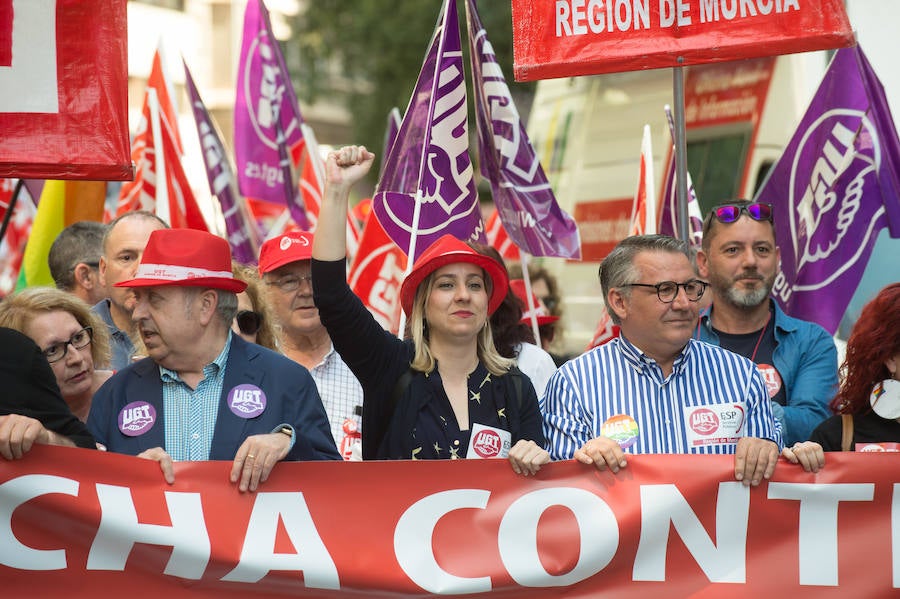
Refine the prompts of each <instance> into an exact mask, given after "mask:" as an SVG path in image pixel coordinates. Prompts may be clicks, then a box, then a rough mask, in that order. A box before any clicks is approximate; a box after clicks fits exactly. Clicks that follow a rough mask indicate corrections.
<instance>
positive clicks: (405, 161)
mask: <svg viewBox="0 0 900 599" xmlns="http://www.w3.org/2000/svg"><path fill="white" fill-rule="evenodd" d="M467 118H468V109H467V107H466V81H465V75H464V71H463V56H462V45H461V42H460V38H459V18H458V17H457V14H456V0H444V6H443V9H442V16H441V18H440V19H439V20H438V24H437V27H436V28H435V32H434V35H433V36H432V40H431V45H430V47H429V49H428V53H427V54H426V56H425V61H424V63H423V65H422V70H421V72H420V73H419V79H418V81H417V82H416V87H415V89H414V90H413V95H412V98H411V99H410V102H409V106H408V107H407V109H406V114H405V115H404V117H403V122H402V123H401V124H400V131H399V133H398V135H397V139H396V140H395V141H394V143H393V145H392V146H391V149H390V152H389V153H388V155H387V156H386V157H385V164H384V168H383V171H382V175H381V181H380V182H379V183H378V189H377V191H376V192H375V196H374V197H373V199H372V208H373V210H374V212H375V215H376V216H377V217H378V222H380V223H381V226H382V227H384V230H385V232H387V234H388V236H390V238H391V239H392V240H393V241H394V243H396V244H397V245H398V246H400V248H402V249H403V251H405V252H407V255H408V256H410V264H412V262H413V260H415V258H416V256H418V255H419V254H421V253H422V252H423V251H424V250H425V249H426V248H428V246H429V245H431V244H432V243H433V242H434V241H436V240H437V239H438V238H439V237H441V236H442V235H446V234H448V233H449V234H451V235H453V236H455V237H457V238H459V239H463V240H466V239H471V240H473V241H482V242H483V241H485V237H484V223H483V222H482V220H481V210H480V208H479V206H478V195H477V194H476V192H475V182H474V180H473V177H472V162H471V160H470V159H469V133H468V122H467Z"/></svg>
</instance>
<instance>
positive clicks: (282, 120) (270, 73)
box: [234, 0, 309, 230]
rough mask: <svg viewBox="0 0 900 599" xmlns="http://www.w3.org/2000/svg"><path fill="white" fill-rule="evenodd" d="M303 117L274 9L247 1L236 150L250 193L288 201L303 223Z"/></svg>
mask: <svg viewBox="0 0 900 599" xmlns="http://www.w3.org/2000/svg"><path fill="white" fill-rule="evenodd" d="M302 124H303V117H302V116H301V115H300V108H299V104H298V102H297V96H296V95H295V94H294V88H293V86H292V84H291V80H290V77H289V76H288V72H287V67H286V66H285V64H284V57H283V56H282V55H281V48H280V47H279V46H278V40H276V39H275V36H274V35H273V34H272V26H271V24H270V23H269V13H268V11H267V10H266V7H265V5H264V4H263V3H262V0H250V1H249V2H247V10H246V12H245V13H244V37H243V41H242V43H241V57H240V60H239V62H238V73H237V98H236V100H235V104H234V154H235V159H236V161H237V171H238V186H239V187H240V190H241V193H242V194H244V195H245V196H248V197H251V198H256V199H259V200H265V201H268V202H274V203H277V204H283V205H285V206H287V207H288V208H290V210H291V216H292V217H293V218H294V220H295V221H296V222H297V224H298V225H299V226H300V228H302V229H304V230H305V229H307V228H308V224H309V223H308V221H307V218H306V209H305V206H304V204H303V199H302V198H301V197H300V193H299V187H298V186H297V185H295V184H294V177H293V168H292V167H293V164H292V155H299V153H301V152H302V151H303V142H304V140H303V132H302V129H301V126H302Z"/></svg>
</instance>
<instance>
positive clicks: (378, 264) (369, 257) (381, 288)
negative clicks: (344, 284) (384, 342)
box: [348, 212, 406, 335]
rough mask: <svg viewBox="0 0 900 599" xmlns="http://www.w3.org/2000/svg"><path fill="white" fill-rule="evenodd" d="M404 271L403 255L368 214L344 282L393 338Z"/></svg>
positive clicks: (404, 254)
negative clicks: (357, 249) (357, 248)
mask: <svg viewBox="0 0 900 599" xmlns="http://www.w3.org/2000/svg"><path fill="white" fill-rule="evenodd" d="M405 269H406V253H404V252H403V250H401V249H400V247H399V246H398V245H397V244H396V243H394V242H393V241H391V238H390V237H388V234H387V233H386V232H385V230H384V228H383V227H382V226H381V223H379V222H378V219H377V218H375V215H374V214H373V213H371V212H370V213H369V216H368V218H367V219H366V225H365V227H364V228H363V232H362V236H361V237H360V240H359V252H358V253H357V254H356V259H355V260H354V261H353V266H352V267H351V268H350V275H349V277H348V280H349V283H350V287H351V288H352V289H353V292H354V293H355V294H356V296H357V297H359V298H360V299H361V300H362V302H363V303H364V304H365V305H366V307H367V308H368V309H369V311H370V312H371V313H372V315H373V316H375V319H376V320H377V321H378V322H379V323H380V324H381V326H382V327H384V328H385V329H386V330H389V331H391V332H392V333H394V334H395V335H396V334H397V333H398V331H399V329H400V283H401V282H402V281H403V272H404V271H405Z"/></svg>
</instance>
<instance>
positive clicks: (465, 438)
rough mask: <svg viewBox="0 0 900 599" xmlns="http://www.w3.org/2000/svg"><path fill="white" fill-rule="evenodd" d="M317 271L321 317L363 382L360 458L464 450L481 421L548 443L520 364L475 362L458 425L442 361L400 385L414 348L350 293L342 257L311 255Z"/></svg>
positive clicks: (440, 455)
mask: <svg viewBox="0 0 900 599" xmlns="http://www.w3.org/2000/svg"><path fill="white" fill-rule="evenodd" d="M312 276H313V290H314V297H315V302H316V306H317V307H318V309H319V316H320V318H321V319H322V324H324V325H325V327H326V328H327V329H328V334H329V335H330V336H331V340H332V343H334V347H335V349H336V350H337V352H338V353H339V354H340V355H341V358H342V359H343V360H344V362H346V364H347V366H349V367H350V370H352V371H353V374H354V375H355V376H356V378H357V379H358V380H359V382H360V384H361V385H362V388H363V426H362V429H363V459H366V460H370V459H447V458H449V459H454V458H464V457H466V449H467V447H468V444H469V437H470V434H471V425H474V424H476V423H479V424H483V425H486V426H490V427H494V428H499V429H503V430H507V431H509V432H510V435H511V437H512V445H515V444H516V442H517V441H518V440H519V439H527V440H532V441H534V442H535V443H537V444H538V445H540V446H541V447H543V446H544V435H543V430H542V428H541V415H540V410H539V408H538V402H537V395H536V394H535V392H534V387H533V386H532V384H531V382H530V381H529V380H528V378H527V377H526V376H525V375H523V374H522V373H521V372H519V371H518V369H515V368H514V369H512V370H511V371H510V372H509V373H507V374H505V375H503V376H494V375H492V374H490V373H489V372H488V370H487V369H486V368H485V367H484V365H483V364H481V363H479V364H478V366H477V367H476V368H475V370H474V371H473V372H472V373H470V374H469V377H468V389H469V423H467V424H470V426H467V427H466V429H465V430H460V427H459V425H458V423H457V422H456V417H455V415H454V413H453V408H452V407H451V405H450V400H449V399H448V397H447V394H446V392H445V391H444V387H443V383H442V381H441V378H440V374H439V373H438V371H437V369H435V370H434V371H433V372H431V373H428V374H424V373H421V372H414V373H413V375H412V377H411V378H410V379H409V385H408V386H407V387H406V389H398V390H395V387H396V386H397V382H398V380H399V379H400V378H401V377H402V376H403V374H404V373H405V372H407V371H409V365H410V363H411V362H412V358H413V356H414V354H415V351H414V350H415V348H414V347H413V344H412V341H409V340H406V341H402V340H400V339H398V338H397V337H395V336H394V335H392V334H391V333H390V332H389V331H385V330H384V329H383V328H381V326H380V325H379V324H378V322H377V321H376V320H375V318H374V317H373V316H372V315H371V314H370V313H369V311H368V310H367V309H366V307H365V306H364V305H363V304H362V302H361V301H360V300H359V298H357V297H356V295H354V294H353V291H352V290H351V289H350V287H349V286H348V285H347V280H346V265H345V260H338V261H334V262H323V261H318V260H313V261H312ZM514 377H521V384H520V385H518V386H517V385H516V384H515V383H514V382H513V378H514ZM517 387H521V391H518V390H517ZM519 395H521V397H519Z"/></svg>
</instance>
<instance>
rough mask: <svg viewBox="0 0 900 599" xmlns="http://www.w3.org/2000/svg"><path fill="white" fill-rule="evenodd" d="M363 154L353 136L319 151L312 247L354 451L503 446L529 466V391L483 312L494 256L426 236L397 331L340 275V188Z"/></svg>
mask: <svg viewBox="0 0 900 599" xmlns="http://www.w3.org/2000/svg"><path fill="white" fill-rule="evenodd" d="M373 159H374V155H373V154H371V153H369V152H367V151H366V149H365V148H363V147H356V146H351V147H345V148H342V149H341V150H340V151H338V152H332V153H331V154H329V156H328V159H327V161H326V167H325V168H326V185H325V194H324V198H323V201H322V206H321V210H320V213H319V221H318V226H317V231H316V236H315V240H314V242H313V252H312V256H313V260H312V276H313V282H314V285H313V289H314V297H315V301H316V307H317V308H318V309H319V315H320V317H321V319H322V323H323V324H324V325H325V327H326V328H327V329H328V333H329V335H330V336H331V340H332V342H333V343H334V347H335V349H336V350H337V351H338V353H340V355H341V358H343V360H344V362H346V363H347V365H348V366H349V367H350V369H351V370H352V371H353V374H354V375H356V377H357V379H359V382H360V384H361V385H362V387H363V392H364V401H363V427H362V428H363V459H446V458H450V459H456V458H466V457H470V458H471V457H504V456H508V457H509V461H510V465H511V466H512V468H513V470H514V471H515V472H517V473H524V474H533V473H535V472H537V471H538V470H539V469H540V467H541V465H543V464H545V463H547V462H549V461H550V456H549V454H548V453H547V452H546V450H544V449H543V445H544V436H543V432H542V429H541V416H540V411H539V409H538V403H537V397H536V395H535V393H534V388H533V387H532V385H531V383H530V381H528V379H527V378H526V377H525V376H524V375H522V374H521V373H520V372H518V370H517V369H515V367H514V366H513V363H512V361H511V360H508V359H506V358H503V357H502V356H500V355H499V354H498V353H497V351H496V349H494V345H493V339H492V337H491V329H490V324H489V322H488V318H489V316H490V314H491V313H492V312H493V311H494V310H495V309H496V307H497V306H498V305H499V304H500V302H501V301H502V300H503V296H504V294H505V293H506V288H507V285H508V282H507V278H506V271H505V269H504V268H503V267H502V266H501V265H500V264H498V263H497V262H496V261H495V260H493V259H491V258H489V257H487V256H483V255H481V254H479V253H478V252H476V251H475V250H474V249H473V248H472V247H471V246H469V245H468V244H466V243H464V242H461V241H459V240H457V239H455V238H453V237H451V236H449V235H447V236H444V237H442V238H441V239H439V240H438V241H437V242H435V243H434V244H433V245H432V246H431V247H429V248H428V249H427V250H426V251H425V252H424V253H423V254H422V255H421V256H420V257H419V259H418V260H417V261H416V263H415V264H414V268H413V270H412V271H411V272H410V274H409V276H408V277H407V278H406V280H404V282H403V285H402V287H401V290H400V296H401V304H402V306H403V310H404V312H405V313H406V314H407V315H408V317H409V329H408V330H409V333H410V334H409V336H410V337H411V338H410V339H407V340H400V339H397V338H396V337H394V336H393V335H391V333H390V332H388V331H385V330H384V329H382V328H381V326H379V325H378V323H377V322H376V321H375V319H374V318H373V317H372V315H371V314H370V313H369V311H368V310H367V309H366V308H365V306H364V305H363V304H362V302H361V301H360V300H359V298H357V297H356V296H355V295H354V294H353V292H352V291H351V290H350V288H349V286H348V285H347V281H346V241H345V239H346V237H345V229H344V227H345V222H346V214H347V200H348V197H349V194H350V188H351V187H352V186H353V184H354V183H356V182H357V181H358V180H360V179H361V178H362V177H363V176H365V174H366V173H367V172H368V170H369V168H370V167H371V165H372V161H373Z"/></svg>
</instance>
